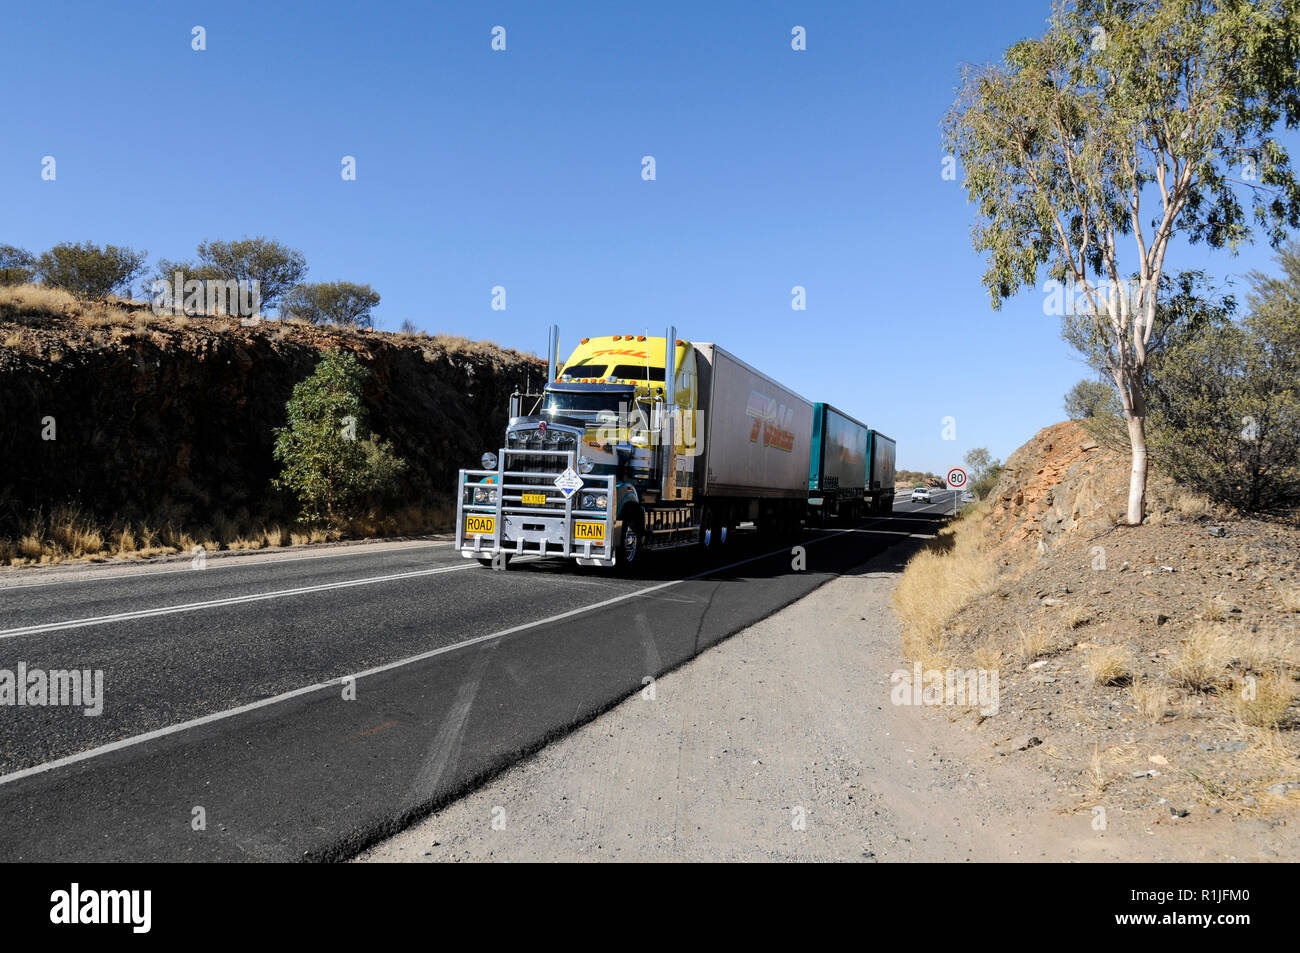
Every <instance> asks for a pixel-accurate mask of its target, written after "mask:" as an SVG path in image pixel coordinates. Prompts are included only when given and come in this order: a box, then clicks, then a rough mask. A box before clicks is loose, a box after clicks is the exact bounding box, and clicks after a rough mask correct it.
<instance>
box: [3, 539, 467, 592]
mask: <svg viewBox="0 0 1300 953" xmlns="http://www.w3.org/2000/svg"><path fill="white" fill-rule="evenodd" d="M451 544H452V540H449V539H439V540H434V541H433V542H429V543H420V544H418V545H415V546H400V547H398V546H394V547H391V548H380V547H378V546H374V545H366V546H352V547H346V548H344V549H342V550H341V551H339V552H330V553H312V554H310V555H305V556H280V555H279V554H278V553H277V554H272V553H261V552H259V553H258V554H257V555H256V556H255V555H251V554H250V555H247V556H219V557H217V558H214V559H213V560H212V561H211V562H210V563H209V564H208V567H207V569H205V570H204V572H207V571H208V570H211V569H230V568H232V567H233V568H240V567H244V568H247V567H249V566H266V565H270V564H277V565H278V564H279V563H296V562H302V561H303V560H304V559H331V558H334V557H337V556H374V555H379V554H382V553H406V552H414V551H417V550H421V549H427V548H429V547H431V546H450V545H451ZM209 555H215V554H214V553H209ZM259 556H260V557H262V558H259ZM185 558H186V559H189V558H190V554H188V553H186V554H185ZM161 565H166V563H163V564H161ZM102 569H103V571H102V572H98V571H96V570H95V569H92V568H90V567H89V566H87V567H86V568H84V569H81V568H78V569H75V570H74V569H69V570H68V572H69V574H72V573H74V572H85V573H87V575H84V576H80V577H78V578H76V579H46V580H44V581H42V582H20V583H17V584H15V585H9V584H8V583H6V582H5V581H4V580H3V579H0V592H8V591H9V590H11V589H35V588H37V587H39V586H71V585H73V584H75V583H78V582H107V581H109V580H112V579H147V578H149V577H150V576H168V575H171V574H172V573H178V572H195V569H194V568H193V567H192V566H186V567H185V568H184V569H152V568H150V567H149V566H148V565H147V564H144V563H136V564H129V563H128V564H126V565H123V566H115V565H111V564H110V565H107V566H103V567H102ZM111 569H127V570H135V571H128V572H114V573H112V574H111V575H110V574H109V572H108V570H111ZM55 571H56V572H57V571H58V570H55Z"/></svg>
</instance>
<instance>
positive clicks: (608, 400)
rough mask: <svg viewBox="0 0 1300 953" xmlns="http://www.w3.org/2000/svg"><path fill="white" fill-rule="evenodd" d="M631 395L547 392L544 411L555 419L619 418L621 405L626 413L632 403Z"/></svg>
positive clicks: (616, 392)
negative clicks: (557, 417)
mask: <svg viewBox="0 0 1300 953" xmlns="http://www.w3.org/2000/svg"><path fill="white" fill-rule="evenodd" d="M631 396H632V395H631V394H630V393H623V392H620V391H601V392H598V393H592V392H584V393H580V394H578V393H570V392H565V391H547V392H546V403H545V404H544V405H543V407H542V410H543V412H544V413H546V414H547V415H548V416H551V417H555V416H557V415H559V416H569V417H610V418H615V419H616V418H617V417H618V412H619V407H620V405H621V406H622V407H623V408H624V410H625V411H626V408H627V405H628V404H630V403H631Z"/></svg>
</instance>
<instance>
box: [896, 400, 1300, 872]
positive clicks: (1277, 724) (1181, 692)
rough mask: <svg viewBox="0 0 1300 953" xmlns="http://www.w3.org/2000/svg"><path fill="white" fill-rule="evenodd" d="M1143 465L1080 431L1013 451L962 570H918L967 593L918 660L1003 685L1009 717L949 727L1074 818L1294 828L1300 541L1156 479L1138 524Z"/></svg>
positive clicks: (962, 531)
mask: <svg viewBox="0 0 1300 953" xmlns="http://www.w3.org/2000/svg"><path fill="white" fill-rule="evenodd" d="M1128 464H1129V461H1128V458H1127V455H1126V454H1123V453H1119V452H1116V451H1112V450H1109V449H1107V448H1105V447H1100V446H1098V445H1097V444H1096V443H1095V442H1094V441H1093V440H1092V439H1091V438H1090V437H1089V435H1088V433H1087V432H1086V431H1085V430H1084V429H1083V428H1082V427H1080V426H1079V425H1078V424H1076V423H1063V424H1057V425H1055V426H1053V427H1048V428H1046V429H1045V430H1043V431H1041V432H1040V433H1038V434H1037V435H1036V436H1035V437H1034V438H1033V439H1032V440H1030V441H1029V442H1028V443H1027V444H1025V446H1023V447H1022V448H1020V449H1019V450H1018V451H1016V453H1015V454H1013V455H1012V457H1011V458H1010V460H1009V461H1008V465H1007V468H1006V471H1005V472H1004V473H1003V475H1002V477H1001V480H1000V482H999V483H998V485H997V486H996V488H995V489H994V490H993V492H991V493H990V494H989V496H988V498H987V499H986V500H985V501H983V502H982V503H981V504H980V505H979V507H978V508H976V509H975V510H974V511H973V512H972V513H971V514H970V515H969V516H968V517H967V518H966V519H964V520H962V521H960V522H959V523H958V524H957V525H956V527H954V529H955V532H954V533H953V535H952V537H951V543H950V544H949V545H947V547H946V549H945V548H944V547H941V550H943V551H944V552H946V555H942V556H941V557H940V558H939V559H938V560H937V561H936V560H935V559H933V558H932V557H931V558H929V559H928V560H921V561H919V562H917V563H916V569H915V571H916V572H917V573H918V574H925V573H928V576H926V577H925V578H919V576H918V580H919V581H920V582H923V583H925V588H926V589H927V590H928V591H932V592H934V591H942V587H943V586H944V585H945V584H946V581H948V580H954V579H958V578H960V579H962V580H964V581H965V583H964V584H965V585H966V586H967V587H968V588H967V591H966V592H964V593H963V594H962V598H961V600H960V604H959V605H958V606H957V607H956V608H955V610H954V611H951V612H950V613H948V614H947V616H946V619H944V620H943V621H942V622H941V623H939V624H935V622H934V620H933V619H930V620H924V619H922V621H929V622H930V624H931V631H929V632H921V634H922V635H924V636H925V639H924V640H922V639H921V638H920V637H919V636H917V635H914V636H913V639H912V643H911V644H912V645H913V646H916V645H921V646H922V647H923V648H924V650H925V651H927V652H929V653H931V655H932V657H933V658H939V659H944V660H946V661H947V662H948V663H949V664H952V665H955V666H958V667H967V666H971V667H978V668H986V669H997V670H998V671H999V673H1000V676H1001V678H1000V688H1001V701H1000V706H999V710H998V712H997V714H996V715H994V716H993V717H985V716H983V715H981V714H980V713H978V712H970V711H965V712H962V711H958V710H953V711H952V712H951V714H952V715H953V717H954V718H955V719H957V720H958V721H959V722H961V723H964V724H966V725H967V727H969V728H970V730H971V731H973V732H975V733H976V734H977V735H978V736H979V737H981V738H983V739H984V744H985V750H986V751H987V752H988V757H990V758H1001V757H1003V756H1006V757H1011V758H1015V759H1023V760H1024V761H1025V762H1026V764H1027V765H1028V764H1032V765H1033V766H1034V767H1036V768H1038V769H1040V770H1041V771H1042V772H1043V774H1044V776H1045V777H1044V780H1045V786H1046V787H1048V789H1049V790H1050V789H1055V793H1056V794H1057V795H1059V796H1060V797H1061V799H1062V800H1061V802H1060V803H1061V805H1062V807H1063V809H1065V810H1067V811H1072V812H1073V811H1077V812H1080V813H1082V814H1084V815H1091V814H1096V816H1099V817H1100V816H1104V814H1105V812H1110V816H1111V817H1112V819H1114V818H1115V817H1116V816H1117V815H1118V816H1122V817H1130V818H1133V819H1134V820H1137V821H1138V822H1139V823H1141V824H1145V825H1152V824H1170V823H1173V824H1195V823H1197V821H1198V819H1199V820H1200V821H1204V820H1206V819H1208V818H1218V817H1220V816H1223V817H1229V818H1237V819H1251V818H1255V819H1257V820H1258V822H1259V823H1261V824H1267V825H1284V824H1286V823H1288V819H1289V818H1290V819H1292V820H1294V817H1295V813H1296V808H1297V806H1300V705H1298V696H1300V682H1298V681H1297V679H1298V678H1300V527H1298V526H1297V525H1296V524H1295V522H1294V521H1288V520H1285V519H1273V518H1270V519H1261V518H1253V517H1251V516H1249V515H1242V514H1235V513H1231V512H1229V511H1226V510H1224V509H1222V508H1220V507H1216V506H1214V505H1213V504H1212V503H1210V502H1209V501H1207V500H1205V499H1203V498H1200V497H1197V496H1196V495H1194V494H1190V493H1187V492H1185V491H1182V490H1180V489H1179V488H1178V487H1176V486H1174V485H1172V484H1171V483H1169V482H1168V481H1167V480H1163V479H1162V478H1161V477H1160V476H1159V475H1158V474H1153V477H1152V483H1151V488H1150V493H1149V507H1148V514H1149V515H1148V518H1147V521H1146V522H1145V523H1144V524H1143V525H1141V526H1129V525H1124V524H1123V517H1124V509H1125V504H1126V500H1127V488H1128ZM913 571H914V568H913V567H912V566H909V569H908V573H912V572H913ZM918 580H913V583H915V582H916V581H918ZM907 585H908V581H907V579H906V577H905V579H904V582H903V584H901V585H900V589H902V588H904V587H906V586H907ZM913 588H915V585H913ZM915 603H917V600H913V601H912V603H908V602H906V601H904V602H903V603H902V604H901V606H902V607H908V606H911V605H913V604H915ZM914 611H918V610H914ZM918 618H919V616H918ZM904 621H905V622H906V621H907V617H906V613H904ZM915 626H916V623H913V628H914V630H915ZM936 630H937V631H936ZM905 644H908V643H907V641H906V640H905ZM914 651H915V650H914ZM1097 809H1101V813H1097ZM1279 836H1280V835H1279ZM1265 840H1266V841H1267V838H1265ZM1268 851H1269V848H1268V847H1267V845H1266V847H1265V850H1264V856H1269V853H1268ZM1277 851H1278V853H1279V854H1281V855H1283V856H1285V850H1283V848H1282V847H1281V844H1280V843H1279V845H1278V847H1277ZM1275 855H1276V854H1275Z"/></svg>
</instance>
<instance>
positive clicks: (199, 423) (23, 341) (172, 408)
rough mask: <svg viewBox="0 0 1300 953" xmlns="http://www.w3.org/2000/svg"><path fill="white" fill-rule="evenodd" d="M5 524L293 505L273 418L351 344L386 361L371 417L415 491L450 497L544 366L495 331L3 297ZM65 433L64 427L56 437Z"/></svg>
mask: <svg viewBox="0 0 1300 953" xmlns="http://www.w3.org/2000/svg"><path fill="white" fill-rule="evenodd" d="M0 345H3V346H0V446H3V447H4V449H5V452H4V454H3V455H2V456H0V537H2V536H4V535H12V534H14V533H17V532H20V531H21V529H22V527H23V526H24V525H25V521H28V520H30V518H31V514H32V512H33V511H34V510H35V509H37V508H39V509H41V510H44V511H46V512H49V511H50V510H51V509H53V508H57V507H61V506H64V505H67V504H71V505H73V506H76V507H79V508H80V510H81V512H82V513H83V514H88V515H90V516H91V517H93V518H94V519H95V520H96V521H103V522H105V523H108V522H112V521H117V522H120V521H122V520H136V521H142V522H149V523H152V524H154V525H157V524H159V523H162V522H172V523H178V524H185V523H189V522H199V523H205V524H211V523H212V522H214V521H220V520H224V519H235V520H245V519H248V518H250V517H251V518H252V519H254V520H256V519H267V518H286V517H291V516H292V506H291V505H290V501H288V500H286V499H284V498H282V497H280V496H278V495H276V494H274V493H272V491H271V489H270V485H269V484H270V480H271V478H272V476H274V475H275V474H276V473H277V472H278V467H277V464H276V463H275V462H274V460H273V459H272V456H271V450H272V446H273V435H272V430H273V428H275V427H277V426H279V425H281V424H283V423H284V406H285V401H286V400H287V399H288V398H289V395H290V392H291V391H292V389H293V386H294V384H296V383H297V382H298V381H300V380H302V379H303V378H304V377H306V376H307V375H309V374H310V373H311V372H312V369H313V368H314V366H315V364H316V362H317V360H318V358H319V356H320V354H321V353H322V352H323V351H325V350H327V349H331V348H340V349H343V350H346V351H351V352H353V353H355V354H356V355H357V357H358V358H359V359H360V360H361V362H362V363H363V364H365V365H366V366H367V367H368V368H370V370H372V371H373V372H374V373H373V376H372V377H371V379H370V382H369V384H368V387H367V390H366V393H365V402H366V405H367V407H368V409H369V414H370V426H371V428H372V429H373V430H374V431H375V432H377V433H378V434H380V435H381V436H383V437H385V438H387V439H389V440H391V441H392V442H393V444H394V446H395V449H396V451H397V452H398V453H399V454H400V455H401V456H402V457H403V458H404V459H405V460H406V461H407V462H408V464H409V467H408V472H407V476H406V484H407V485H406V486H405V487H404V497H405V498H407V499H409V500H411V501H412V502H413V503H414V502H418V503H430V502H433V501H438V500H445V499H447V498H448V497H449V495H450V489H451V487H452V485H453V482H454V479H455V471H456V470H457V469H458V468H459V467H462V466H467V465H469V466H473V465H476V461H477V460H478V458H479V456H480V455H481V454H482V453H483V451H484V450H486V449H491V448H495V447H497V446H498V445H499V443H500V433H501V430H502V428H503V426H504V423H505V414H506V407H507V399H508V396H509V394H510V393H511V391H513V390H514V389H515V388H517V387H520V388H522V387H523V386H525V383H526V381H527V380H528V379H529V378H531V382H532V384H533V385H534V387H535V386H536V385H537V384H538V383H539V382H540V381H541V379H542V378H543V377H544V376H545V365H544V363H543V362H541V361H539V360H538V359H537V358H535V357H532V356H529V355H524V354H520V353H517V352H515V351H511V350H505V349H502V348H499V347H496V346H495V345H491V344H481V343H473V342H470V341H466V340H464V339H459V338H448V337H442V336H436V337H427V336H404V335H395V334H385V333H374V332H359V331H352V330H346V329H337V328H321V327H313V326H308V325H294V324H285V325H281V324H279V323H276V322H266V323H262V324H259V325H255V326H251V327H244V326H241V325H240V324H239V323H238V322H237V321H234V320H231V319H227V318H205V319H194V318H190V319H185V318H181V319H172V318H158V317H155V316H154V315H152V314H151V313H150V312H149V311H148V310H146V309H144V308H141V307H133V306H130V305H122V304H115V305H99V306H80V305H74V304H71V303H68V302H64V303H62V304H59V303H58V302H56V303H55V306H50V304H49V302H44V303H42V305H41V307H39V308H38V307H30V308H27V307H24V306H23V303H22V302H21V301H19V302H17V303H15V301H14V300H13V299H12V298H11V299H9V300H7V301H5V302H0ZM49 436H53V438H54V439H45V437H49Z"/></svg>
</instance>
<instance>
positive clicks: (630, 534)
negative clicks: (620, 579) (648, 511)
mask: <svg viewBox="0 0 1300 953" xmlns="http://www.w3.org/2000/svg"><path fill="white" fill-rule="evenodd" d="M644 525H645V524H644V522H643V520H642V516H641V511H640V510H638V509H635V508H633V509H630V510H626V511H624V514H623V518H622V519H621V520H619V521H618V522H617V523H615V524H614V540H615V545H614V567H615V569H617V570H618V571H620V572H629V571H631V569H632V567H633V566H639V565H640V564H641V562H642V561H643V560H644V559H645V556H644V555H643V553H642V543H643V542H644V531H643V529H642V527H643V526H644Z"/></svg>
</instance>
